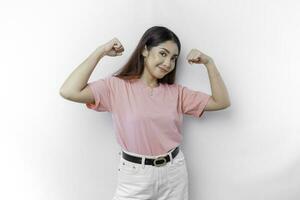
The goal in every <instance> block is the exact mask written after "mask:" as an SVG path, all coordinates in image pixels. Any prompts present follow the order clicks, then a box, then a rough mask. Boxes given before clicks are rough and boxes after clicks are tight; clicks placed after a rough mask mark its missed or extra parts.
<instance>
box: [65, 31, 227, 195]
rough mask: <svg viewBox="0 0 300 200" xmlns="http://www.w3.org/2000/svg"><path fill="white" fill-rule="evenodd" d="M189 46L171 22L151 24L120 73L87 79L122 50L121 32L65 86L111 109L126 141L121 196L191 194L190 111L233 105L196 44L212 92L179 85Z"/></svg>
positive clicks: (195, 57)
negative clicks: (185, 122) (184, 129)
mask: <svg viewBox="0 0 300 200" xmlns="http://www.w3.org/2000/svg"><path fill="white" fill-rule="evenodd" d="M180 48H181V44H180V41H179V39H178V37H177V36H176V35H175V33H173V32H172V31H171V30H169V29H168V28H166V27H161V26H154V27H151V28H149V29H148V30H147V31H146V32H145V33H144V35H143V36H142V38H141V39H140V41H139V43H138V45H137V47H136V49H135V50H134V52H133V54H132V55H131V57H130V59H129V61H128V62H127V63H126V64H125V65H124V67H123V68H121V69H120V70H119V71H118V72H116V73H115V74H114V75H112V76H108V77H105V78H100V79H98V80H97V81H93V82H90V83H87V81H88V80H89V78H90V75H91V73H92V72H93V70H94V68H95V66H96V65H97V63H98V62H99V60H100V59H101V58H103V57H104V56H112V57H113V56H120V55H122V52H123V51H124V47H123V46H122V44H121V43H120V41H119V40H118V39H117V38H113V39H112V40H111V41H109V42H107V43H105V44H104V45H101V46H100V47H98V48H97V49H96V50H95V51H94V52H93V53H92V54H91V55H90V56H89V57H88V58H87V59H86V60H85V61H84V62H83V63H82V64H81V65H80V66H79V67H78V68H76V69H75V70H74V71H73V73H72V74H71V75H70V76H69V77H68V79H67V80H66V81H65V83H64V84H63V86H62V87H61V90H60V94H61V95H62V96H63V97H64V98H66V99H68V100H71V101H76V102H81V103H85V104H86V106H87V108H90V109H93V110H95V111H98V112H111V113H112V116H113V122H114V128H115V132H116V138H117V142H118V143H119V145H120V147H121V152H120V163H119V168H118V186H117V189H116V192H115V195H114V198H113V199H115V200H117V199H118V200H120V199H122V200H123V199H128V200H129V199H151V200H152V199H159V200H160V199H161V200H162V199H164V200H166V199H170V200H175V199H178V200H187V199H188V173H187V167H186V164H185V158H184V154H183V152H182V151H181V149H180V148H179V145H180V143H181V141H182V134H181V133H180V128H181V125H182V117H183V116H182V115H183V114H187V115H192V116H195V117H201V115H202V114H203V112H204V111H208V110H220V109H224V108H227V107H228V106H229V105H230V101H229V97H228V94H227V91H226V87H225V85H224V83H223V81H222V78H221V76H220V74H219V72H218V70H217V68H216V66H215V64H214V62H213V60H212V58H211V57H209V56H207V55H205V54H204V53H201V52H200V51H199V50H197V49H192V50H191V51H190V52H189V54H188V56H187V60H188V62H189V63H190V64H192V63H196V64H204V65H205V66H206V68H207V70H208V73H209V79H210V83H211V88H212V96H209V95H208V94H206V93H204V92H201V91H194V90H191V89H189V88H187V87H185V86H182V85H179V84H176V83H174V82H175V75H176V64H177V59H178V56H179V54H180Z"/></svg>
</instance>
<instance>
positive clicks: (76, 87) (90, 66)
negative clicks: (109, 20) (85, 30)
mask: <svg viewBox="0 0 300 200" xmlns="http://www.w3.org/2000/svg"><path fill="white" fill-rule="evenodd" d="M123 51H124V47H123V46H122V44H121V42H120V41H119V40H118V38H116V37H115V38H113V39H111V40H110V41H109V42H107V43H105V44H103V45H101V46H99V47H98V48H97V49H96V50H94V52H93V53H92V54H91V55H90V56H89V57H88V58H86V59H85V60H84V61H83V62H82V63H81V64H80V65H79V66H78V67H77V68H76V69H75V70H74V71H73V72H72V73H71V74H70V76H69V77H68V78H67V80H66V81H65V82H64V84H63V85H62V86H61V88H60V91H59V94H60V95H61V96H62V97H63V98H65V99H68V100H71V101H76V102H79V103H95V99H94V96H93V93H92V91H91V89H90V87H87V85H88V84H87V82H88V80H89V78H90V76H91V74H92V72H93V71H94V69H95V67H96V65H97V63H98V62H99V60H100V59H101V58H103V57H104V56H106V55H107V56H112V57H115V56H121V55H122V52H123Z"/></svg>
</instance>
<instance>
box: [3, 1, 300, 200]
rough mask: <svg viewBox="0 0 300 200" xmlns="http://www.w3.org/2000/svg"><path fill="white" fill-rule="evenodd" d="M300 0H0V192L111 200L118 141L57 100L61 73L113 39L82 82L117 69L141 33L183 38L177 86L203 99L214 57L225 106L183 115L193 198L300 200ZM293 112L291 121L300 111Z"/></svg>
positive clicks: (105, 118)
mask: <svg viewBox="0 0 300 200" xmlns="http://www.w3.org/2000/svg"><path fill="white" fill-rule="evenodd" d="M299 10H300V3H299V1H296V0H294V1H292V0H285V1H283V0H282V1H281V0H277V1H276V0H275V1H271V0H244V1H239V0H227V1H217V0H202V1H196V0H195V1H179V0H163V1H161V0H160V1H158V0H154V1H153V0H152V1H140V0H118V1H92V0H89V1H88V0H86V1H74V0H73V1H71V0H69V1H66V0H65V1H61V0H60V1H58V0H52V1H50V0H49V1H37V0H36V1H33V0H29V1H1V4H0V22H1V27H0V44H1V45H0V55H1V59H0V66H1V80H0V81H1V82H0V83H1V92H0V94H1V104H0V105H1V135H0V158H1V160H0V162H1V165H0V199H3V200H4V199H5V200H20V199H23V200H29V199H30V200H87V199H88V200H93V199H94V200H98V199H111V198H112V196H113V193H114V191H115V187H116V181H117V180H116V178H117V164H118V161H119V160H118V158H119V157H118V152H119V145H118V144H117V142H116V138H115V135H114V134H115V133H114V131H113V128H112V119H111V114H110V113H99V112H94V111H92V110H89V109H87V108H86V107H85V105H84V104H79V103H75V102H71V101H67V100H65V99H63V98H62V97H61V96H60V95H59V89H60V87H61V85H62V84H63V82H64V81H65V79H66V78H67V77H68V75H69V74H70V73H71V72H72V71H73V70H74V69H75V68H76V67H77V66H78V65H79V64H80V63H81V62H82V61H83V60H84V59H86V58H87V57H88V56H89V55H90V54H91V53H92V51H94V50H95V49H96V48H97V47H98V46H99V45H101V44H103V43H105V42H107V41H109V40H110V39H112V38H113V37H117V38H118V39H119V40H120V41H121V43H122V44H123V46H124V48H125V51H124V54H123V56H121V57H115V58H112V57H104V58H103V59H102V60H101V61H100V63H98V65H97V67H96V69H95V71H94V72H93V74H92V76H91V78H90V81H93V80H96V79H98V78H101V77H105V76H106V75H108V74H110V73H112V72H115V71H116V70H117V69H119V68H120V67H121V66H122V65H123V64H124V63H125V62H126V61H127V59H128V58H129V56H130V55H131V53H132V51H133V49H134V48H135V47H136V45H137V43H138V41H139V39H140V37H141V36H142V34H143V33H144V31H145V30H146V29H148V28H149V27H151V26H154V25H162V26H166V27H168V28H170V29H171V30H173V31H174V32H175V33H176V34H177V35H178V37H179V38H180V40H181V43H182V52H181V54H180V58H179V63H178V72H177V80H176V82H177V83H180V84H183V85H186V86H188V87H189V88H191V89H194V90H201V91H204V92H206V93H208V94H211V88H210V84H209V79H208V74H207V70H206V68H205V66H204V65H192V66H191V65H189V64H188V63H187V61H186V60H185V58H186V55H187V54H188V52H189V51H190V50H191V49H192V48H196V49H198V50H200V51H202V52H204V53H205V54H207V55H209V56H211V57H212V58H213V59H214V61H215V63H216V65H217V68H218V69H219V72H220V73H221V75H222V78H223V80H224V82H225V84H226V87H227V89H228V92H229V95H230V100H231V107H229V108H227V109H225V110H220V111H214V112H205V113H204V114H203V116H202V117H201V118H199V119H197V118H193V117H190V116H185V118H184V127H183V129H182V131H183V134H184V141H183V143H182V149H183V152H184V154H185V157H186V161H187V167H188V171H189V180H190V189H189V190H190V199H191V200H196V199H197V200H241V199H243V200H253V199H255V200H283V199H284V200H298V199H300V190H299V185H300V147H299V145H300V127H299V123H297V122H299V120H297V121H296V119H297V115H298V114H299V111H300V108H299V102H300V101H299V100H300V95H299V91H298V90H299V86H300V84H299V83H300V82H299V79H298V80H297V78H298V77H299V73H300V70H299V66H300V60H299V52H300V49H299V46H300V39H299V35H300V21H299V18H300V14H299ZM298 118H299V117H298Z"/></svg>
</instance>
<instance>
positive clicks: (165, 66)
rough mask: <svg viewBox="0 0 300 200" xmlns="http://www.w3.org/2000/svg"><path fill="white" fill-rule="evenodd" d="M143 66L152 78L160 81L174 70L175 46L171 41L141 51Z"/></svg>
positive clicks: (176, 49)
mask: <svg viewBox="0 0 300 200" xmlns="http://www.w3.org/2000/svg"><path fill="white" fill-rule="evenodd" d="M143 56H144V66H145V69H144V70H147V72H148V73H149V74H150V75H151V76H153V78H157V79H161V78H163V77H164V76H165V75H166V74H168V73H170V72H171V71H172V70H173V69H174V68H175V61H176V59H177V57H178V47H177V44H176V43H175V42H173V41H171V40H168V41H166V42H164V43H161V44H159V45H158V46H155V47H152V48H151V50H150V51H148V50H147V49H146V47H145V49H144V51H143Z"/></svg>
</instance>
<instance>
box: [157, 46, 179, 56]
mask: <svg viewBox="0 0 300 200" xmlns="http://www.w3.org/2000/svg"><path fill="white" fill-rule="evenodd" d="M160 48H161V49H164V50H166V52H168V53H170V51H169V50H168V49H166V48H163V47H160ZM174 56H178V55H177V54H174Z"/></svg>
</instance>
